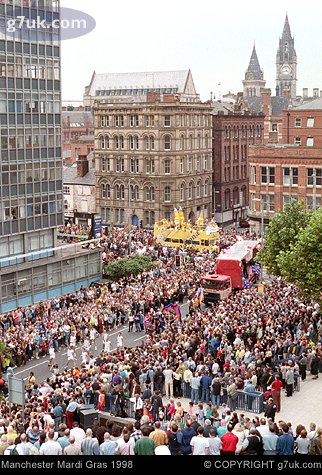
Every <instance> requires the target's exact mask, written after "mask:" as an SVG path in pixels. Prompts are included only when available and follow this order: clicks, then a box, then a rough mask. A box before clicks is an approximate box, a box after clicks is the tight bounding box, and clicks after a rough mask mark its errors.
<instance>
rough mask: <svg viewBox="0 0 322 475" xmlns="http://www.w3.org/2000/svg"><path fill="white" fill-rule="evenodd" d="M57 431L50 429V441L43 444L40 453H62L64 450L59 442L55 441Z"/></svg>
mask: <svg viewBox="0 0 322 475" xmlns="http://www.w3.org/2000/svg"><path fill="white" fill-rule="evenodd" d="M54 437H55V432H54V431H53V430H50V431H49V432H48V434H47V439H48V441H47V442H45V443H44V444H42V446H41V447H40V450H39V455H62V453H63V450H62V448H61V445H60V444H59V443H58V442H55V441H54Z"/></svg>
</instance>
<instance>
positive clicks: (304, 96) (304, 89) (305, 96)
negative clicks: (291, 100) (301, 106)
mask: <svg viewBox="0 0 322 475" xmlns="http://www.w3.org/2000/svg"><path fill="white" fill-rule="evenodd" d="M308 93H309V90H308V88H307V87H303V99H307V96H308Z"/></svg>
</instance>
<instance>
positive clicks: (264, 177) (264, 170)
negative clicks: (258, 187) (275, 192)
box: [261, 167, 267, 183]
mask: <svg viewBox="0 0 322 475" xmlns="http://www.w3.org/2000/svg"><path fill="white" fill-rule="evenodd" d="M261 183H267V167H261Z"/></svg>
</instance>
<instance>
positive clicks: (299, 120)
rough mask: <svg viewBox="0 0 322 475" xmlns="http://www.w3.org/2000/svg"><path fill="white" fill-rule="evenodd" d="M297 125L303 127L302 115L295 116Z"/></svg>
mask: <svg viewBox="0 0 322 475" xmlns="http://www.w3.org/2000/svg"><path fill="white" fill-rule="evenodd" d="M295 127H302V119H301V117H295Z"/></svg>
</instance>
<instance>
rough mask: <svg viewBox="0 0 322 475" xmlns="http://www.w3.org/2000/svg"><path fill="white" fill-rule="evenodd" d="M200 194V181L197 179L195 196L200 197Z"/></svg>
mask: <svg viewBox="0 0 322 475" xmlns="http://www.w3.org/2000/svg"><path fill="white" fill-rule="evenodd" d="M200 196H201V181H200V180H199V181H198V182H197V186H196V198H200Z"/></svg>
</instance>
